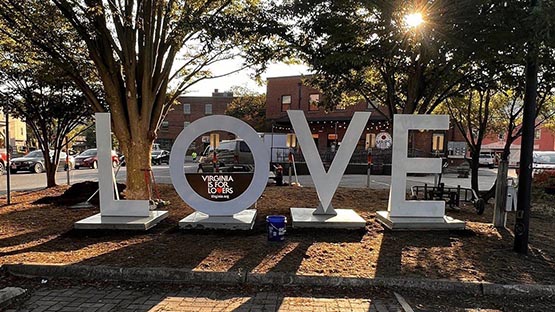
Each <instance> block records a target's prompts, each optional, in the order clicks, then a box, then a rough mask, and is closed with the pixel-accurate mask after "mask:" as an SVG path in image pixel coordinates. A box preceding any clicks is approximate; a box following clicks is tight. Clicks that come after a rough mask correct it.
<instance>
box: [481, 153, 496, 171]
mask: <svg viewBox="0 0 555 312" xmlns="http://www.w3.org/2000/svg"><path fill="white" fill-rule="evenodd" d="M478 163H479V164H480V166H484V167H488V168H493V167H494V166H495V156H494V154H493V153H491V152H481V153H480V158H479V160H478Z"/></svg>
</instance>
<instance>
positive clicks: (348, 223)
mask: <svg viewBox="0 0 555 312" xmlns="http://www.w3.org/2000/svg"><path fill="white" fill-rule="evenodd" d="M314 211H316V209H315V208H291V218H292V219H293V220H292V221H293V228H317V229H322V228H333V229H360V228H363V227H365V226H366V220H364V219H363V218H362V217H361V216H359V215H358V214H357V213H356V212H355V211H354V210H352V209H335V212H337V215H323V214H317V215H315V214H314Z"/></svg>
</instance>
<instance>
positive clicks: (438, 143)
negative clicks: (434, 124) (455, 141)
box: [432, 133, 445, 152]
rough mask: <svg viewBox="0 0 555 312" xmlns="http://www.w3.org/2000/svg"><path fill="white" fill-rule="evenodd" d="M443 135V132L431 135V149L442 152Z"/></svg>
mask: <svg viewBox="0 0 555 312" xmlns="http://www.w3.org/2000/svg"><path fill="white" fill-rule="evenodd" d="M444 138H445V135H444V134H443V133H434V134H433V136H432V151H434V152H443V144H444V143H443V142H444Z"/></svg>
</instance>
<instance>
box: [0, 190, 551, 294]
mask: <svg viewBox="0 0 555 312" xmlns="http://www.w3.org/2000/svg"><path fill="white" fill-rule="evenodd" d="M159 188H160V193H161V194H162V197H163V199H165V200H169V201H170V202H171V204H170V205H169V206H167V207H164V210H168V211H169V217H168V218H167V219H165V220H164V221H162V222H161V223H160V224H159V225H158V226H156V227H155V228H153V229H151V230H150V231H148V232H129V231H127V232H126V231H123V232H121V231H78V230H74V229H73V223H74V222H75V221H78V220H80V219H83V218H85V217H87V216H90V215H93V214H95V213H98V209H81V210H73V209H68V206H69V205H71V204H73V203H76V202H80V201H83V200H85V199H86V198H88V196H89V195H90V194H92V192H94V190H95V189H96V186H95V185H94V184H93V183H89V184H87V185H77V186H73V187H72V188H71V189H69V190H68V187H67V186H59V187H56V188H53V189H48V190H41V191H35V192H29V193H17V194H15V195H14V196H13V199H12V202H13V204H12V205H10V206H6V205H4V206H1V207H0V264H4V263H57V264H81V265H111V266H124V267H173V268H184V269H191V270H194V271H219V272H221V271H248V272H258V273H265V272H292V273H297V274H302V275H327V276H353V277H401V276H403V277H426V278H434V279H450V280H469V281H488V282H496V283H541V284H553V283H554V282H555V260H554V259H555V235H554V234H555V227H553V219H554V217H553V213H552V210H554V209H555V208H553V206H552V205H550V204H549V203H553V200H554V199H555V197H553V198H551V197H545V196H543V195H542V196H539V195H538V196H536V197H537V200H538V201H541V202H540V203H538V204H535V206H534V209H533V213H532V219H531V226H530V232H531V236H530V252H529V254H528V255H527V256H523V255H519V254H516V253H515V252H513V251H512V247H513V235H512V231H511V230H510V229H511V228H512V226H513V222H512V220H513V219H514V215H512V214H510V215H509V220H510V221H509V225H508V228H509V229H508V230H497V229H495V228H494V227H492V226H491V225H490V224H489V222H491V219H492V208H491V207H488V208H487V209H486V213H485V214H484V215H482V216H478V215H477V214H476V213H475V210H474V208H473V207H471V206H469V207H463V208H462V209H461V210H460V211H450V210H447V214H448V215H449V216H452V217H454V218H458V219H462V220H466V221H467V229H466V230H464V231H434V232H424V231H422V232H420V231H410V232H392V231H389V230H384V228H383V227H382V226H381V225H380V224H379V223H378V222H377V221H376V220H375V212H376V211H377V210H386V209H387V200H388V194H389V191H388V190H368V189H345V188H339V189H338V191H337V193H336V194H335V196H334V200H333V205H334V207H335V208H351V209H354V210H356V211H357V212H358V213H359V214H360V215H361V216H362V217H363V218H364V219H366V221H367V225H366V228H365V229H363V230H358V231H336V230H300V229H292V228H291V227H290V225H288V228H287V234H286V241H285V242H283V243H274V242H268V241H267V238H266V224H265V217H266V216H267V215H272V214H282V215H286V216H287V217H288V219H289V220H290V213H289V208H290V207H316V205H317V203H318V199H317V195H316V191H315V189H313V188H299V187H275V186H274V187H268V188H266V191H265V192H264V194H263V195H262V197H261V198H260V200H259V201H258V203H257V205H256V208H257V210H258V215H257V220H256V224H255V228H254V230H252V231H246V232H243V231H190V230H187V231H186V230H180V229H179V228H178V226H177V224H178V221H179V220H181V219H182V218H184V217H185V216H186V215H188V214H190V213H192V212H193V210H192V209H191V208H190V207H189V206H187V205H186V204H185V203H184V202H183V201H182V200H181V198H179V196H178V195H177V193H176V192H175V191H174V189H173V186H171V185H160V186H159ZM65 191H67V193H66V194H65V195H64V192H65ZM0 201H4V199H0Z"/></svg>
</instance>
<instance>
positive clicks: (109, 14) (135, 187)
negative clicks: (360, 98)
mask: <svg viewBox="0 0 555 312" xmlns="http://www.w3.org/2000/svg"><path fill="white" fill-rule="evenodd" d="M267 11H268V10H267V9H266V7H265V6H264V5H262V4H261V3H259V2H257V1H249V0H244V1H242V0H207V1H185V0H145V1H134V0H129V1H124V2H122V1H104V0H52V1H51V2H50V1H38V0H30V1H24V2H21V1H19V0H0V16H1V17H2V18H3V21H4V22H5V24H6V25H7V26H8V27H7V29H6V30H5V31H6V32H9V33H10V35H11V36H15V35H17V34H18V33H19V34H21V37H22V38H24V39H26V40H30V41H31V42H32V43H33V44H34V45H35V46H37V47H39V48H41V49H42V50H43V51H45V52H47V53H48V54H49V55H50V56H52V57H53V58H54V59H55V60H56V63H57V65H59V66H60V67H61V68H63V69H64V70H65V71H66V72H67V73H68V74H69V75H70V76H71V77H72V79H73V80H74V81H75V83H76V84H77V85H78V86H79V88H80V89H81V90H82V92H83V93H84V95H85V97H86V98H87V101H88V102H89V103H90V104H91V106H92V107H93V108H94V110H95V111H104V110H105V108H104V106H103V105H102V102H103V99H102V98H100V97H99V96H98V94H96V93H95V92H94V89H93V88H92V87H91V84H90V82H88V81H87V80H86V77H87V75H86V74H84V73H83V72H82V69H83V68H84V67H86V64H88V63H92V64H93V65H94V75H95V76H96V77H97V78H98V80H99V81H101V83H102V86H103V91H104V93H103V97H104V99H105V102H106V103H107V107H108V109H109V111H110V113H111V114H112V121H113V123H112V126H113V131H114V133H115V135H116V136H117V138H118V141H119V143H120V146H121V148H122V151H123V153H124V154H125V155H126V162H127V169H128V173H127V187H128V188H127V194H128V198H130V199H137V198H148V197H149V196H150V194H148V187H147V186H145V185H144V183H143V181H144V176H143V174H144V170H149V169H150V161H149V159H150V150H151V144H152V142H153V141H154V139H155V138H156V135H157V131H158V128H159V126H160V124H161V122H162V120H163V117H164V116H165V115H166V113H167V112H168V110H169V109H170V106H171V104H172V103H173V102H174V101H175V99H176V98H177V97H178V96H179V95H180V94H181V93H182V92H183V91H184V90H186V89H187V88H188V87H190V86H191V85H193V84H194V83H196V82H198V81H200V80H202V79H207V78H209V77H211V74H210V72H209V71H207V67H208V66H209V65H211V64H214V63H216V62H218V61H220V60H224V59H229V58H232V57H234V56H235V55H237V54H242V55H243V56H245V59H246V60H247V62H250V63H252V62H254V61H260V62H261V63H263V60H264V59H266V58H267V57H268V56H270V55H274V54H273V53H270V51H272V52H273V51H275V50H276V49H271V48H270V46H271V45H270V44H269V43H270V42H269V41H268V40H266V39H265V38H266V37H265V36H264V33H265V31H264V30H265V29H266V28H268V27H270V28H271V27H274V26H272V25H271V24H272V22H271V19H267V18H266V16H267ZM51 16H62V17H63V20H64V21H65V23H63V24H61V26H59V27H61V29H68V30H70V35H71V36H75V37H76V38H78V39H79V40H81V41H82V42H83V43H84V45H85V47H86V54H83V53H76V52H75V51H73V50H71V49H69V48H68V46H67V45H65V41H64V37H65V36H66V35H67V34H65V33H63V34H60V33H59V31H58V30H59V28H52V27H47V25H45V23H44V21H48V20H50V19H51ZM245 50H248V53H244V51H245Z"/></svg>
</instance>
